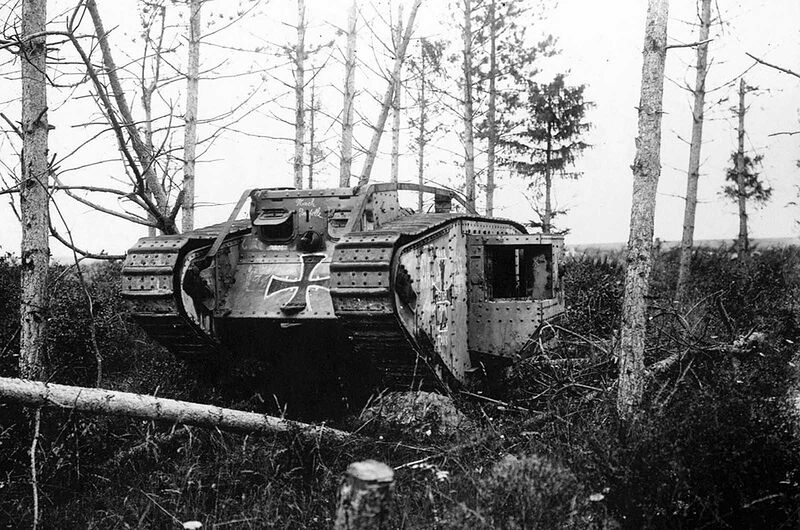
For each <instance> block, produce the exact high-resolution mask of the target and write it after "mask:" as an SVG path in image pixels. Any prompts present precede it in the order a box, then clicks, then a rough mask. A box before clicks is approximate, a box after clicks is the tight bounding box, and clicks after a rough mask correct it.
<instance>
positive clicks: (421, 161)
mask: <svg viewBox="0 0 800 530" xmlns="http://www.w3.org/2000/svg"><path fill="white" fill-rule="evenodd" d="M419 64H420V68H419V75H420V84H419V135H418V136H417V150H418V151H419V153H418V155H419V156H418V158H417V178H418V180H419V185H420V186H422V185H424V184H425V178H424V176H425V144H426V143H427V140H426V138H425V121H426V118H427V106H428V102H427V101H426V100H425V48H424V47H423V46H420V58H419ZM417 211H418V212H420V213H422V188H420V190H419V191H418V192H417Z"/></svg>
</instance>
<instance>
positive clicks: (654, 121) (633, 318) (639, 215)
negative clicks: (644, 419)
mask: <svg viewBox="0 0 800 530" xmlns="http://www.w3.org/2000/svg"><path fill="white" fill-rule="evenodd" d="M668 12H669V0H648V6H647V21H646V23H645V36H644V51H643V55H644V59H643V64H642V87H641V97H640V99H639V110H638V113H639V125H638V128H639V135H638V137H637V138H636V157H635V159H634V162H633V166H632V170H633V197H632V204H631V223H630V236H629V239H628V250H627V260H626V261H627V269H626V272H625V290H624V297H623V303H622V326H621V330H620V339H621V340H620V353H619V388H618V394H617V412H618V413H619V416H620V418H621V419H622V420H624V421H629V420H631V419H633V418H634V416H635V414H636V413H637V412H638V410H639V407H640V405H641V402H642V399H643V397H644V385H645V367H644V347H645V335H646V329H645V327H646V322H647V318H646V314H645V312H646V304H645V302H646V301H645V296H646V294H647V290H648V280H649V277H650V270H651V267H652V263H651V260H652V258H651V247H652V243H653V220H654V216H655V207H656V189H657V187H658V179H659V176H660V175H661V115H662V113H663V108H662V104H663V94H664V63H665V61H666V55H667V18H668Z"/></svg>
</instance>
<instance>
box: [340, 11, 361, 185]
mask: <svg viewBox="0 0 800 530" xmlns="http://www.w3.org/2000/svg"><path fill="white" fill-rule="evenodd" d="M357 21H358V5H357V4H356V0H353V5H352V6H351V7H350V16H349V18H348V19H347V52H346V56H345V62H344V106H343V107H342V158H341V162H340V164H339V186H341V187H343V188H346V187H348V186H350V173H351V172H352V166H353V99H354V98H355V74H356V23H357Z"/></svg>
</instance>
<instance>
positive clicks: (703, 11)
mask: <svg viewBox="0 0 800 530" xmlns="http://www.w3.org/2000/svg"><path fill="white" fill-rule="evenodd" d="M710 28H711V0H702V2H701V7H700V29H699V32H698V42H700V44H699V45H698V46H697V66H696V77H695V81H694V90H693V91H692V93H693V95H694V106H693V108H692V140H691V143H690V144H689V171H688V175H687V177H686V207H685V209H684V212H683V236H682V238H681V255H680V262H679V265H678V283H677V285H676V287H675V300H678V301H681V302H683V300H684V298H685V296H686V285H687V283H688V281H689V276H690V274H691V272H690V269H691V264H692V247H693V245H694V221H695V213H696V212H697V182H698V180H699V178H700V150H701V149H702V146H703V120H704V118H705V99H706V74H707V70H708V35H709V31H710Z"/></svg>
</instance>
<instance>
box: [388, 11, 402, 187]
mask: <svg viewBox="0 0 800 530" xmlns="http://www.w3.org/2000/svg"><path fill="white" fill-rule="evenodd" d="M402 36H403V4H400V5H399V6H398V7H397V24H396V25H395V27H394V34H393V36H392V41H393V42H394V50H395V54H396V53H397V51H398V50H399V49H400V39H401V38H402ZM402 69H403V64H402V62H401V63H400V72H401V75H398V76H397V78H395V80H394V99H393V100H392V114H393V120H392V172H391V180H392V182H397V175H398V173H399V172H400V92H401V90H402V88H403V87H402V84H401V79H400V78H401V76H402Z"/></svg>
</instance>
